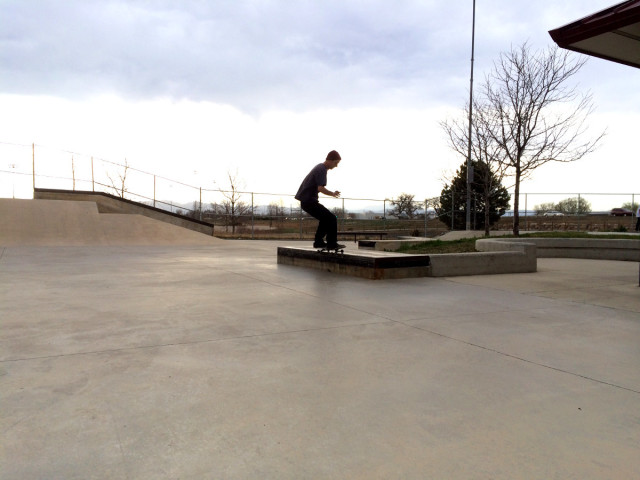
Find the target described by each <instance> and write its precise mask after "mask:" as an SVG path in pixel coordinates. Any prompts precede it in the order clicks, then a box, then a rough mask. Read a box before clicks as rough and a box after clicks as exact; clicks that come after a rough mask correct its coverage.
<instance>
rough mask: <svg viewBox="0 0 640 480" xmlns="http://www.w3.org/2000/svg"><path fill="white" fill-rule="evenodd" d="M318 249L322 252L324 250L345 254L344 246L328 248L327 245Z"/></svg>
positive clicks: (335, 253) (325, 251)
mask: <svg viewBox="0 0 640 480" xmlns="http://www.w3.org/2000/svg"><path fill="white" fill-rule="evenodd" d="M316 250H317V251H318V252H320V253H322V252H324V253H333V254H334V255H337V254H338V253H340V254H344V248H327V247H322V248H316Z"/></svg>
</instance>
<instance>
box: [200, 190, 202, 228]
mask: <svg viewBox="0 0 640 480" xmlns="http://www.w3.org/2000/svg"><path fill="white" fill-rule="evenodd" d="M200 221H202V187H200Z"/></svg>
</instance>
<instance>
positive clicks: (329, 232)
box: [296, 150, 344, 250]
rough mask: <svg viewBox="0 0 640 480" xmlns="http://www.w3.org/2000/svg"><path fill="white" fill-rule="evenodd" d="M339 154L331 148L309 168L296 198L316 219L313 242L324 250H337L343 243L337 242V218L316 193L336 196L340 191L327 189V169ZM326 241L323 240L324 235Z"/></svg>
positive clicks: (332, 167) (338, 160)
mask: <svg viewBox="0 0 640 480" xmlns="http://www.w3.org/2000/svg"><path fill="white" fill-rule="evenodd" d="M340 160H342V159H341V158H340V154H339V153H338V152H336V151H335V150H331V151H330V152H329V154H328V155H327V158H326V160H325V161H324V162H322V163H319V164H318V165H316V166H315V167H313V168H312V169H311V171H310V172H309V174H308V175H307V176H306V177H305V178H304V180H303V181H302V184H301V185H300V188H299V189H298V193H296V200H299V201H300V206H301V207H302V210H304V211H305V212H307V213H308V214H309V215H311V216H312V217H314V218H316V219H318V221H319V222H320V223H318V229H317V230H316V236H315V239H314V242H313V246H314V247H315V248H323V249H326V250H338V249H342V248H344V245H341V244H339V243H338V219H337V218H336V216H335V215H334V214H333V213H331V212H330V211H329V210H328V209H327V208H326V207H325V206H324V205H322V204H321V203H320V202H319V201H318V193H322V194H324V195H328V196H330V197H334V198H338V197H339V196H340V192H339V191H338V190H336V191H335V192H332V191H331V190H327V188H326V186H327V171H329V170H333V169H334V168H336V167H337V166H338V164H339V163H340ZM325 236H326V237H327V241H326V242H325V241H324V237H325Z"/></svg>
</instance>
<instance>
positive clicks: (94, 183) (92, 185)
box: [91, 157, 96, 192]
mask: <svg viewBox="0 0 640 480" xmlns="http://www.w3.org/2000/svg"><path fill="white" fill-rule="evenodd" d="M91 191H92V192H95V191H96V179H95V177H94V176H93V157H91Z"/></svg>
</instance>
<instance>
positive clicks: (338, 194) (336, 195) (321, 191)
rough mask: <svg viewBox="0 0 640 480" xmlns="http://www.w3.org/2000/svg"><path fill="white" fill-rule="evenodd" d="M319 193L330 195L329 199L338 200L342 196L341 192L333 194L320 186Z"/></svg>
mask: <svg viewBox="0 0 640 480" xmlns="http://www.w3.org/2000/svg"><path fill="white" fill-rule="evenodd" d="M318 192H320V193H324V194H325V195H328V196H329V197H336V198H338V197H339V196H340V192H339V191H338V190H336V191H335V192H332V191H331V190H327V189H326V188H325V187H324V186H323V185H318Z"/></svg>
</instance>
